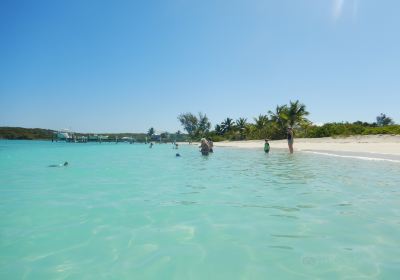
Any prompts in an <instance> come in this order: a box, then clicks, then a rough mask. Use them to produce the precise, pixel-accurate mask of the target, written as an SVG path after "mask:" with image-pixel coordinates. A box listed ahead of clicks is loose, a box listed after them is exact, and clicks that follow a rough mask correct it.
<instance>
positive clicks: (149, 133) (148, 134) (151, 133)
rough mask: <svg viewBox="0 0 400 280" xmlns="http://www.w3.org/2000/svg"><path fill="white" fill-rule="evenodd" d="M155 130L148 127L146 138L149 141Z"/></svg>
mask: <svg viewBox="0 0 400 280" xmlns="http://www.w3.org/2000/svg"><path fill="white" fill-rule="evenodd" d="M155 132H156V131H155V130H154V128H153V127H150V128H149V130H148V131H147V136H149V138H150V139H151V137H152V136H153V135H154V134H155Z"/></svg>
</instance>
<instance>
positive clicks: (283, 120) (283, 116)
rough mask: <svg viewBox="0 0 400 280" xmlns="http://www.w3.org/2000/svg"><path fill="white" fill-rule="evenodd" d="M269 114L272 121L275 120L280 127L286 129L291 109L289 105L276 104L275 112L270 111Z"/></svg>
mask: <svg viewBox="0 0 400 280" xmlns="http://www.w3.org/2000/svg"><path fill="white" fill-rule="evenodd" d="M268 114H269V117H270V118H271V121H272V122H275V123H276V124H277V125H278V127H279V128H280V129H282V130H284V129H285V128H286V126H287V122H288V118H289V109H288V107H287V105H282V106H279V105H276V108H275V112H272V111H268Z"/></svg>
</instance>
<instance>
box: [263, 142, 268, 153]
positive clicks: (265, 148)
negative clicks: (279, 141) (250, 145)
mask: <svg viewBox="0 0 400 280" xmlns="http://www.w3.org/2000/svg"><path fill="white" fill-rule="evenodd" d="M264 152H265V153H266V154H268V153H269V143H268V139H265V144H264Z"/></svg>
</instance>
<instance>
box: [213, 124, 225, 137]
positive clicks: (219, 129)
mask: <svg viewBox="0 0 400 280" xmlns="http://www.w3.org/2000/svg"><path fill="white" fill-rule="evenodd" d="M214 130H215V133H216V134H217V135H224V128H223V127H222V125H219V124H217V125H215V128H214Z"/></svg>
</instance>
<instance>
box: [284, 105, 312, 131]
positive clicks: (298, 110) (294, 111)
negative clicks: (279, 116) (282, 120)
mask: <svg viewBox="0 0 400 280" xmlns="http://www.w3.org/2000/svg"><path fill="white" fill-rule="evenodd" d="M287 114H288V124H289V125H290V126H292V127H293V126H297V125H301V124H303V123H305V122H308V119H307V118H306V116H308V115H309V114H310V113H309V112H308V111H307V110H306V105H304V104H302V103H300V101H299V100H296V101H295V102H292V101H290V103H289V108H288V112H287Z"/></svg>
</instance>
